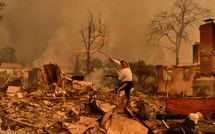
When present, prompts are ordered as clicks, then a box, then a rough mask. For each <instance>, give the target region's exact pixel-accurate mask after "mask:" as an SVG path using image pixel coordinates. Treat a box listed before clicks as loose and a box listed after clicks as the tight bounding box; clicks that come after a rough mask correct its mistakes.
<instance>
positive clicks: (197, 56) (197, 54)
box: [193, 42, 200, 64]
mask: <svg viewBox="0 0 215 134" xmlns="http://www.w3.org/2000/svg"><path fill="white" fill-rule="evenodd" d="M196 63H197V64H200V42H196V43H195V44H194V45H193V64H196Z"/></svg>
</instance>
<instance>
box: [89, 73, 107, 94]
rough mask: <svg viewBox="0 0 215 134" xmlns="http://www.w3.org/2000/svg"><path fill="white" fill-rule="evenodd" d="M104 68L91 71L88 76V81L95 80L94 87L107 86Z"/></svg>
mask: <svg viewBox="0 0 215 134" xmlns="http://www.w3.org/2000/svg"><path fill="white" fill-rule="evenodd" d="M103 74H104V72H103V70H102V69H98V70H96V71H94V72H91V73H90V74H89V75H87V77H86V81H89V82H93V87H94V88H95V89H97V90H99V89H100V88H102V87H105V81H104V80H105V76H104V75H103Z"/></svg>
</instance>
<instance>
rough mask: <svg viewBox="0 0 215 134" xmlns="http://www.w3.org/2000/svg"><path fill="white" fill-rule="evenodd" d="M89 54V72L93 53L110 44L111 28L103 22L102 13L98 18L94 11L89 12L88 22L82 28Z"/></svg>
mask: <svg viewBox="0 0 215 134" xmlns="http://www.w3.org/2000/svg"><path fill="white" fill-rule="evenodd" d="M80 33H81V36H82V39H83V42H84V45H85V49H86V56H87V70H86V71H87V74H88V73H89V71H90V61H91V60H90V59H91V57H92V55H93V54H94V53H95V52H96V51H98V50H100V49H101V48H102V47H103V46H105V45H107V44H108V40H109V30H108V28H107V27H106V25H105V24H104V23H103V22H102V19H101V15H99V17H98V18H96V17H95V16H94V15H93V13H91V12H89V14H88V16H87V23H86V24H85V25H82V27H81V30H80Z"/></svg>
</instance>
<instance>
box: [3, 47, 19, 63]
mask: <svg viewBox="0 0 215 134" xmlns="http://www.w3.org/2000/svg"><path fill="white" fill-rule="evenodd" d="M4 62H5V63H8V62H9V63H17V62H18V59H17V57H16V55H15V49H14V48H12V47H5V48H2V49H1V50H0V63H4Z"/></svg>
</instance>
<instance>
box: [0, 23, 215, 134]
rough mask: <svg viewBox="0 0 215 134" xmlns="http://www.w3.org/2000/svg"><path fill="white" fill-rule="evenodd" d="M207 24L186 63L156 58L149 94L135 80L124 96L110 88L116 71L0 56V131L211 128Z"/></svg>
mask: <svg viewBox="0 0 215 134" xmlns="http://www.w3.org/2000/svg"><path fill="white" fill-rule="evenodd" d="M214 31H215V23H214V22H213V19H208V20H205V24H202V25H200V42H196V43H195V44H194V45H193V63H190V64H178V65H157V66H156V79H155V80H154V81H153V82H154V84H153V86H152V87H153V88H155V89H156V91H155V92H154V93H153V94H151V93H150V92H149V91H147V90H146V89H144V88H143V87H141V86H140V85H138V84H137V83H136V82H135V80H134V83H135V85H134V86H133V87H132V89H131V98H130V100H128V99H127V98H126V97H125V94H124V92H121V93H120V95H117V94H116V93H115V88H116V87H117V84H116V83H117V82H116V80H117V73H116V70H114V71H115V73H114V75H113V74H112V73H110V72H108V71H107V72H105V73H104V72H102V71H101V72H100V70H97V71H96V72H97V73H96V74H94V75H89V74H88V75H87V74H85V73H77V72H72V73H71V72H67V71H66V70H64V68H62V67H61V66H60V65H58V64H53V63H49V64H40V66H41V67H35V68H31V67H29V65H26V66H22V65H20V64H16V63H2V64H1V66H0V113H1V114H0V133H3V134H6V133H7V134H8V133H9V134H17V133H20V134H31V133H32V134H35V133H36V134H174V133H177V134H210V133H215V127H214V126H215V103H214V102H215V98H214V97H215V79H214V76H215V71H214V68H215V63H214V62H215V60H214V59H215V54H214V52H215V40H214V39H215V33H214ZM32 37H33V36H32ZM68 37H69V36H68ZM17 38H18V37H17ZM53 42H54V41H53ZM51 43H52V42H51ZM55 45H58V44H55ZM60 51H61V52H62V53H65V52H64V49H62V50H60ZM47 53H49V52H47ZM42 59H43V58H42ZM67 61H69V58H68V57H66V58H65V59H64V60H63V61H59V62H64V63H67ZM36 62H37V64H39V63H41V62H39V61H36ZM68 64H69V63H68ZM112 71H113V70H112ZM149 82H150V81H149ZM146 84H148V83H146ZM139 89H141V91H140V90H139ZM127 102H128V103H127Z"/></svg>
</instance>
